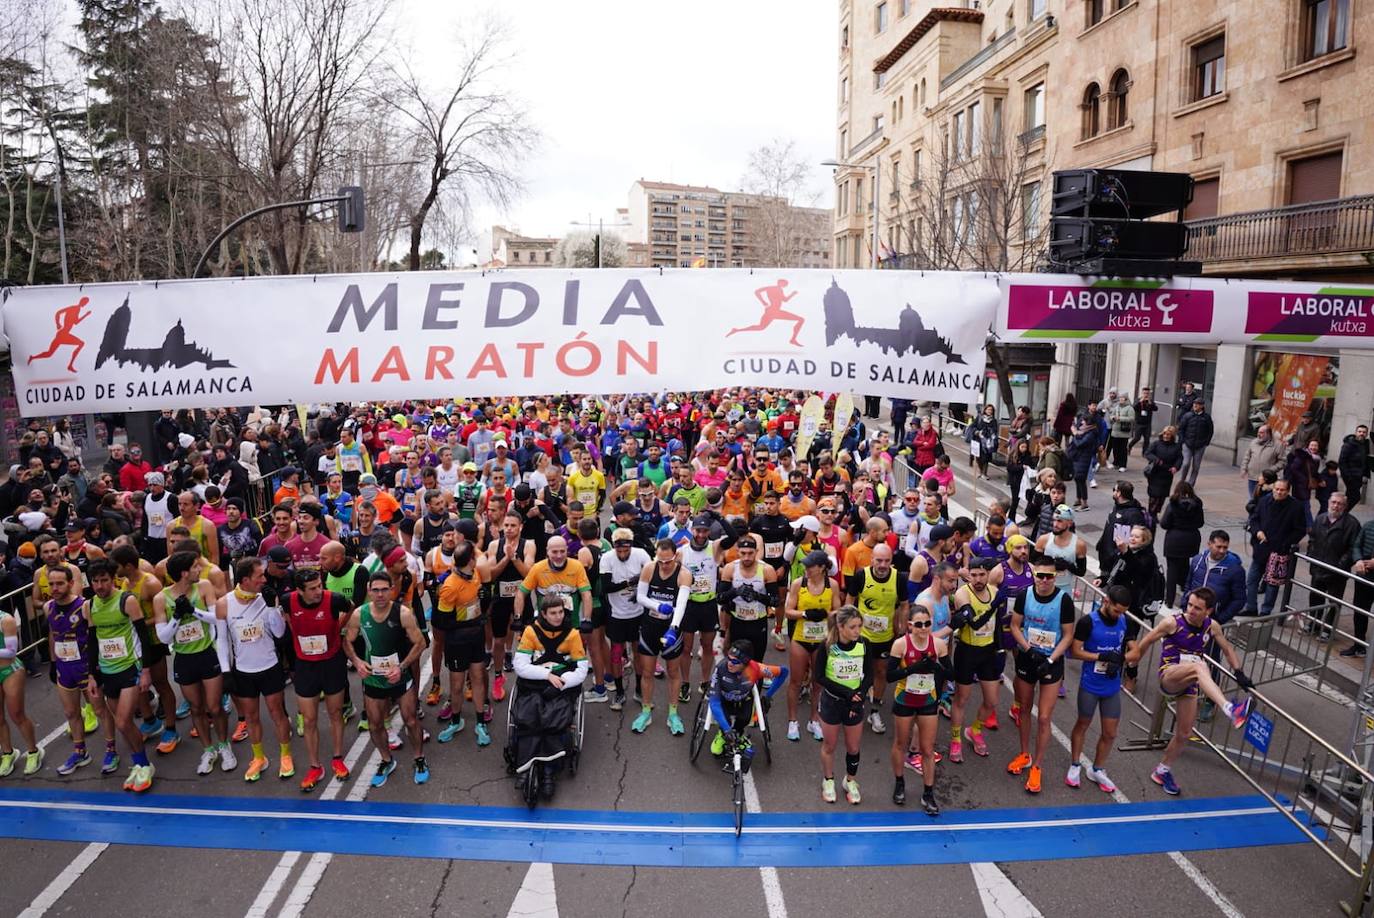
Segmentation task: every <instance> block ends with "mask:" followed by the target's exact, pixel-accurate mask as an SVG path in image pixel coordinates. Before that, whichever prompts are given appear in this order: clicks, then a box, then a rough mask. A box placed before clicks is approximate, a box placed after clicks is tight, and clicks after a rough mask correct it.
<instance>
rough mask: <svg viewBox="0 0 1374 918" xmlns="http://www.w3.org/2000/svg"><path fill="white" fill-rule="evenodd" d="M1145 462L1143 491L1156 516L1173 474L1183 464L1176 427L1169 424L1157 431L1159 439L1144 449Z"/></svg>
mask: <svg viewBox="0 0 1374 918" xmlns="http://www.w3.org/2000/svg"><path fill="white" fill-rule="evenodd" d="M1145 463H1146V465H1145V493H1146V495H1147V496H1148V497H1149V499H1150V500H1149V504H1150V513H1151V514H1154V515H1155V516H1158V515H1159V512H1160V511H1161V510H1162V509H1163V508H1164V501H1165V500H1166V499H1167V498H1168V497H1169V492H1170V491H1171V490H1173V486H1174V475H1176V474H1178V470H1179V468H1181V467H1182V465H1183V447H1182V446H1181V445H1180V444H1179V442H1178V428H1177V427H1175V426H1174V425H1172V424H1170V425H1169V426H1168V427H1165V428H1164V429H1163V430H1161V431H1160V432H1159V439H1158V440H1156V441H1155V442H1153V443H1151V444H1150V447H1149V449H1147V450H1145Z"/></svg>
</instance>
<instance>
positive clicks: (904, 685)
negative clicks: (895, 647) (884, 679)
mask: <svg viewBox="0 0 1374 918" xmlns="http://www.w3.org/2000/svg"><path fill="white" fill-rule="evenodd" d="M934 656H935V639H934V638H933V637H928V638H927V639H926V646H925V649H924V650H921V649H919V648H917V647H916V646H915V645H914V644H912V643H911V638H910V636H908V637H907V645H906V650H905V651H904V652H903V653H902V666H911V665H912V664H915V663H920V662H921V661H922V660H924V659H927V658H930V657H934ZM936 688H937V686H936V684H935V674H934V673H912V674H911V675H909V676H907V677H906V678H905V679H902V680H901V681H899V682H898V683H897V684H896V685H895V686H894V687H893V691H892V697H893V700H894V701H895V702H896V703H897V704H900V705H905V706H906V707H908V708H924V707H926V706H928V705H930V704H931V703H933V702H934V701H935V700H936V699H937V698H938V695H937V694H936Z"/></svg>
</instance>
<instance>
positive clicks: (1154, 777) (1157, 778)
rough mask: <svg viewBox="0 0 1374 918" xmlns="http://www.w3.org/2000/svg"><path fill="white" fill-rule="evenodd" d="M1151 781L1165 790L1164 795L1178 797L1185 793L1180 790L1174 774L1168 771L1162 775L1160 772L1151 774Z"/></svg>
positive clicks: (1156, 771)
mask: <svg viewBox="0 0 1374 918" xmlns="http://www.w3.org/2000/svg"><path fill="white" fill-rule="evenodd" d="M1150 780H1151V781H1153V782H1155V783H1156V784H1158V785H1159V786H1160V787H1162V788H1164V793H1166V794H1168V795H1169V796H1170V797H1177V796H1178V795H1179V794H1181V793H1183V791H1182V790H1181V789H1180V788H1179V786H1178V782H1177V781H1175V780H1174V773H1173V772H1172V771H1166V772H1164V774H1160V773H1159V771H1158V770H1155V771H1152V772H1150Z"/></svg>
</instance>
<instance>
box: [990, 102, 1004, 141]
mask: <svg viewBox="0 0 1374 918" xmlns="http://www.w3.org/2000/svg"><path fill="white" fill-rule="evenodd" d="M988 133H989V135H990V137H989V139H990V140H991V141H992V149H993V152H996V153H1000V152H1002V98H1001V97H1000V96H999V97H997V98H995V99H993V100H992V119H991V121H990V122H989V123H988Z"/></svg>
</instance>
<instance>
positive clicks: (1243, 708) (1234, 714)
mask: <svg viewBox="0 0 1374 918" xmlns="http://www.w3.org/2000/svg"><path fill="white" fill-rule="evenodd" d="M1249 717H1250V696H1248V695H1247V696H1246V697H1244V698H1242V699H1241V700H1240V701H1233V702H1231V726H1233V727H1235V728H1236V729H1237V730H1239V729H1240V728H1241V727H1243V726H1245V721H1246V720H1248V719H1249Z"/></svg>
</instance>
